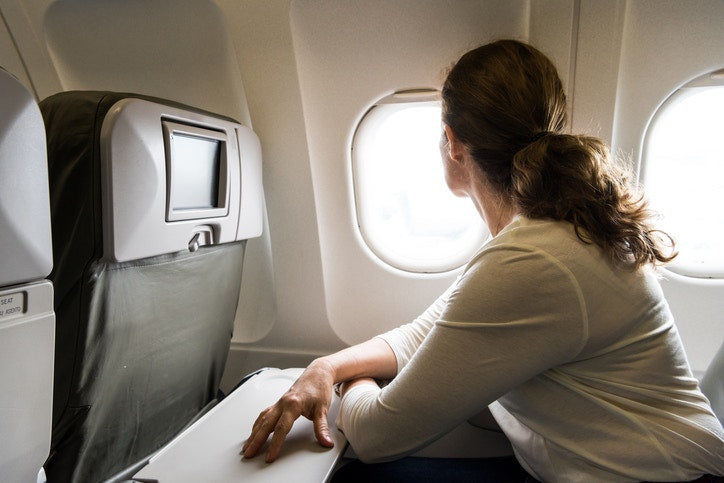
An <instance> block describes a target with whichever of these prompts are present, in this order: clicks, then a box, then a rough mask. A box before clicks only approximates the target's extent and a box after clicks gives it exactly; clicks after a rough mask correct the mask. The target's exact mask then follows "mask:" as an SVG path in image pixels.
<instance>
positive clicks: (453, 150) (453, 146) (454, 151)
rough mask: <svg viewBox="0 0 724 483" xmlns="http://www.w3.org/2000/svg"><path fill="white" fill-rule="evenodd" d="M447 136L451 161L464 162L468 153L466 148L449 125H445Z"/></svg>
mask: <svg viewBox="0 0 724 483" xmlns="http://www.w3.org/2000/svg"><path fill="white" fill-rule="evenodd" d="M445 136H446V137H447V141H448V142H447V149H448V155H449V156H450V159H453V160H455V161H458V162H460V161H462V159H463V156H464V154H465V151H466V149H465V146H464V145H463V143H462V142H460V139H458V137H457V136H456V135H455V132H454V131H453V130H452V128H451V127H450V126H448V125H447V124H445Z"/></svg>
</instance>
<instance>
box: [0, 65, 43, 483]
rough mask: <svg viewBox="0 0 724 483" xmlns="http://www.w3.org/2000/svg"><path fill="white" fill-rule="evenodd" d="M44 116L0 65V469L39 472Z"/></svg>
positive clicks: (14, 474)
mask: <svg viewBox="0 0 724 483" xmlns="http://www.w3.org/2000/svg"><path fill="white" fill-rule="evenodd" d="M52 262H53V254H52V245H51V239H50V209H49V202H48V168H47V158H46V149H45V128H44V126H43V118H42V116H41V114H40V110H39V109H38V105H37V103H36V102H35V99H34V98H33V96H32V95H31V94H30V93H29V92H28V91H27V90H26V89H25V87H24V86H23V85H22V84H21V83H20V82H19V81H18V80H17V79H16V78H15V77H13V76H12V75H11V74H9V73H8V72H6V71H5V70H3V69H0V387H2V393H0V475H2V477H1V478H0V479H2V480H3V481H8V482H21V481H36V479H42V478H41V473H40V472H42V466H43V462H44V461H45V459H46V458H47V456H48V451H49V449H50V425H51V410H52V400H53V348H54V343H53V340H54V331H55V329H54V324H55V316H54V314H53V286H52V284H51V283H50V282H49V281H48V280H44V279H45V278H46V277H47V276H48V274H49V273H50V271H51V269H52Z"/></svg>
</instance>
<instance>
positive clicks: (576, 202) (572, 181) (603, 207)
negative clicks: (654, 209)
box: [511, 133, 676, 268]
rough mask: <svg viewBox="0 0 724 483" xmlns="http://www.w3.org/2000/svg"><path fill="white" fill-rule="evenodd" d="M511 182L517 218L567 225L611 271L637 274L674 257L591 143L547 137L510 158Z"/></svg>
mask: <svg viewBox="0 0 724 483" xmlns="http://www.w3.org/2000/svg"><path fill="white" fill-rule="evenodd" d="M511 180H512V183H511V195H512V198H513V200H514V202H515V204H516V205H517V206H518V209H519V210H520V212H521V214H522V215H524V216H527V217H529V218H551V219H554V220H564V221H567V222H569V223H571V224H572V225H573V227H574V229H575V231H576V235H577V236H578V238H580V239H581V240H582V241H583V242H585V243H595V244H596V245H598V246H600V247H601V248H602V249H603V251H604V253H605V254H606V255H607V256H608V258H609V259H610V260H611V261H612V262H613V263H615V264H617V265H621V266H630V267H636V268H638V267H640V266H642V265H645V264H648V263H652V264H656V263H665V262H668V261H671V260H672V259H673V258H674V257H675V256H676V253H671V252H673V246H674V243H673V240H672V239H671V237H669V236H668V235H667V234H666V233H663V232H661V231H659V230H656V229H654V228H653V226H652V225H651V222H650V219H651V213H650V212H649V210H648V208H647V204H646V201H645V200H644V199H643V196H642V195H639V194H636V193H635V192H634V191H633V190H631V189H630V188H629V186H628V184H627V179H626V175H625V171H624V170H623V169H621V168H620V167H619V166H617V165H616V164H614V163H613V162H612V161H611V158H610V154H609V151H608V148H607V147H606V145H605V144H604V143H603V142H601V141H600V140H598V139H596V138H592V137H588V136H573V135H567V134H552V133H549V134H547V135H545V136H543V137H542V138H541V139H539V140H537V141H534V142H533V143H531V144H529V145H528V146H526V147H525V148H523V149H522V150H520V151H518V152H517V153H516V154H515V155H514V156H513V163H512V172H511ZM666 246H668V247H671V249H672V250H665V249H664V247H666ZM666 252H669V254H668V255H667V253H666Z"/></svg>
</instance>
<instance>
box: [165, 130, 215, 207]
mask: <svg viewBox="0 0 724 483" xmlns="http://www.w3.org/2000/svg"><path fill="white" fill-rule="evenodd" d="M170 141H171V143H170V144H171V160H172V162H171V183H172V186H171V190H170V195H171V199H170V207H171V209H172V210H189V209H203V208H218V207H219V168H220V165H221V161H220V159H221V141H219V140H217V139H209V138H203V137H198V136H192V135H188V134H182V133H173V134H172V135H171V137H170Z"/></svg>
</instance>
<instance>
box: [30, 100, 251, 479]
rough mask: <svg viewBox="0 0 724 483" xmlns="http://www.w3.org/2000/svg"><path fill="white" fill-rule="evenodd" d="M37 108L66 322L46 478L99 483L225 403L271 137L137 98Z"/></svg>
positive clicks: (60, 312)
mask: <svg viewBox="0 0 724 483" xmlns="http://www.w3.org/2000/svg"><path fill="white" fill-rule="evenodd" d="M40 106H41V111H42V112H43V116H44V119H45V124H46V128H47V137H48V153H49V154H48V159H49V170H50V179H51V183H50V193H51V212H52V227H53V236H54V254H55V268H54V270H53V273H52V274H51V279H52V280H53V283H54V284H55V286H56V304H55V307H56V314H57V318H58V323H57V326H58V330H57V337H56V341H57V342H56V360H55V367H56V370H55V381H56V382H55V391H54V400H53V438H52V448H51V456H50V458H49V459H48V462H47V463H46V472H47V474H48V477H49V479H50V481H99V480H104V479H106V478H109V477H111V476H113V475H115V474H117V473H118V472H121V471H123V470H124V469H126V468H129V467H131V466H133V465H134V464H136V463H139V462H142V461H144V460H145V459H146V458H148V457H149V456H150V455H151V454H152V453H153V452H154V451H156V450H157V449H158V448H160V447H161V446H162V445H164V444H165V443H166V442H168V441H169V440H170V439H171V438H172V437H173V436H174V435H175V434H177V433H178V432H179V431H181V430H182V429H183V428H184V427H185V426H186V425H187V424H189V422H191V421H192V420H193V419H194V418H196V417H197V416H198V415H199V414H201V413H202V412H203V411H204V408H205V407H206V406H207V405H209V404H210V403H212V401H213V400H214V398H215V397H216V396H217V391H218V386H219V382H220V379H221V375H222V371H223V369H224V365H225V361H226V356H227V353H228V349H229V344H230V339H231V334H232V329H233V322H234V316H235V312H236V306H237V300H238V296H239V287H240V283H241V267H242V261H243V256H244V246H245V245H244V243H245V242H244V240H245V239H246V238H249V237H251V236H257V235H259V234H260V233H261V193H262V191H261V175H260V173H261V171H260V154H259V153H260V150H259V143H258V139H257V138H256V136H255V135H254V134H253V132H252V131H251V130H249V129H248V128H246V127H244V126H241V125H239V124H238V123H235V122H233V121H232V120H229V119H225V118H221V117H219V116H214V115H211V114H209V113H205V112H201V111H199V110H195V109H191V108H188V107H186V106H182V105H179V104H175V103H171V102H168V101H164V100H161V99H155V98H149V97H142V96H136V95H132V94H119V93H109V92H68V93H61V94H58V95H55V96H52V97H50V98H48V99H46V100H44V101H43V102H41V105H40ZM242 160H243V163H242ZM242 185H243V186H242Z"/></svg>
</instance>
